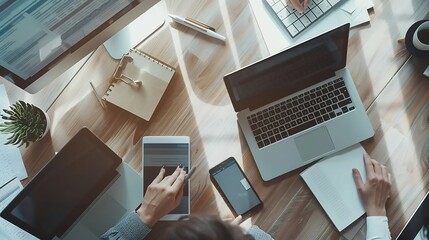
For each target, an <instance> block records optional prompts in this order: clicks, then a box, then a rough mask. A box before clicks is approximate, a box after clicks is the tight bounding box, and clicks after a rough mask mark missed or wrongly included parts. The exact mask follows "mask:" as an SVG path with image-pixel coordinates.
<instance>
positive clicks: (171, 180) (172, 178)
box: [166, 166, 182, 186]
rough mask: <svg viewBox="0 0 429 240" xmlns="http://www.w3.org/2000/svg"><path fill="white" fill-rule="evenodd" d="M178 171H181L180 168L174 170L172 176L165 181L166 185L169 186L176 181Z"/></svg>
mask: <svg viewBox="0 0 429 240" xmlns="http://www.w3.org/2000/svg"><path fill="white" fill-rule="evenodd" d="M180 171H182V168H180V166H177V168H176V170H175V171H174V172H173V174H171V175H170V177H169V178H168V179H166V183H167V184H169V185H170V186H171V185H172V184H173V183H174V181H176V178H177V176H179V174H180Z"/></svg>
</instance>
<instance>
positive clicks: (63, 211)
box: [1, 128, 143, 239]
mask: <svg viewBox="0 0 429 240" xmlns="http://www.w3.org/2000/svg"><path fill="white" fill-rule="evenodd" d="M142 195H143V194H142V178H141V177H140V175H139V174H138V173H137V172H135V171H134V170H133V169H131V168H130V167H129V166H128V165H127V164H126V163H123V162H122V160H121V158H120V157H119V156H117V155H116V154H115V153H114V152H113V151H112V150H110V149H109V148H108V147H107V146H106V145H105V144H104V143H103V142H102V141H101V140H99V139H98V138H97V137H96V136H95V135H94V134H92V133H91V132H90V131H89V130H88V129H86V128H84V129H82V130H81V131H79V133H77V134H76V135H75V136H74V137H73V138H72V139H71V140H70V141H69V142H68V143H67V144H66V145H65V146H64V147H63V148H62V149H61V151H60V152H58V154H57V155H56V156H55V157H54V158H53V159H52V160H51V161H50V162H49V163H48V164H47V165H46V166H45V167H44V168H43V169H42V170H41V171H40V172H39V173H38V174H37V176H35V177H34V178H33V180H32V181H31V182H30V183H29V184H28V185H27V186H26V187H25V188H24V189H23V190H22V191H21V192H20V193H19V194H18V195H17V197H16V198H15V199H14V200H12V202H11V203H10V204H9V205H8V206H7V207H6V208H5V209H4V210H3V211H2V213H1V217H3V218H4V219H6V220H8V221H9V222H11V223H13V224H15V225H16V226H18V227H20V228H22V229H24V230H25V231H27V232H29V233H31V234H33V235H34V236H36V237H38V238H40V239H99V238H100V236H101V235H102V234H103V233H104V232H106V231H107V230H108V229H109V228H111V227H113V226H114V225H115V224H116V223H118V222H119V221H120V219H121V218H122V217H124V216H125V215H126V214H128V213H129V212H131V211H133V210H135V209H136V208H137V207H138V206H139V204H140V203H141V200H142Z"/></svg>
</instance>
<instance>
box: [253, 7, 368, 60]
mask: <svg viewBox="0 0 429 240" xmlns="http://www.w3.org/2000/svg"><path fill="white" fill-rule="evenodd" d="M249 1H250V5H251V6H252V10H253V13H254V14H255V17H256V21H257V23H258V25H259V28H260V30H261V33H262V36H263V38H264V40H265V43H266V44H267V48H268V51H269V52H270V55H273V54H275V53H277V52H279V51H281V50H283V49H285V48H287V47H289V46H291V45H295V44H297V43H300V42H303V41H305V40H308V39H310V38H313V37H315V36H317V35H320V34H322V33H324V32H327V31H329V30H332V29H334V28H336V27H338V26H341V25H343V24H346V23H350V26H351V27H355V26H358V25H360V24H363V23H366V22H369V20H370V18H369V15H368V11H367V10H368V9H370V8H373V7H374V3H373V2H372V0H342V2H340V3H338V4H339V5H338V6H335V7H334V9H332V10H331V11H329V12H327V13H326V14H325V15H324V16H323V17H322V18H320V19H318V20H317V21H316V22H314V23H313V24H312V25H310V26H309V27H308V29H306V30H304V31H303V32H302V33H300V34H299V35H298V36H297V37H295V38H292V37H291V36H290V35H289V33H288V32H287V31H286V29H285V28H284V26H282V25H281V24H280V23H279V21H277V19H274V18H275V17H277V16H275V14H274V13H273V12H272V10H271V9H269V6H267V4H265V3H264V1H266V0H249ZM280 1H283V0H280Z"/></svg>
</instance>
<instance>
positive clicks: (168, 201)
mask: <svg viewBox="0 0 429 240" xmlns="http://www.w3.org/2000/svg"><path fill="white" fill-rule="evenodd" d="M164 174H165V169H164V168H161V171H159V174H158V176H157V177H156V178H155V179H154V180H153V182H152V183H151V184H150V185H149V186H148V188H147V190H146V194H145V196H144V198H143V202H142V205H141V206H140V208H139V209H138V210H137V214H138V215H139V217H140V219H141V220H142V221H143V222H144V223H145V224H146V225H148V226H149V227H152V226H153V225H155V223H157V222H158V220H159V219H161V218H162V217H163V216H165V215H166V214H168V213H169V212H170V211H171V210H173V209H175V208H176V207H177V206H179V203H180V199H181V198H182V196H183V186H184V180H185V175H186V172H185V171H184V170H183V169H182V168H180V167H177V169H176V171H174V173H173V174H171V175H170V176H167V177H165V178H164Z"/></svg>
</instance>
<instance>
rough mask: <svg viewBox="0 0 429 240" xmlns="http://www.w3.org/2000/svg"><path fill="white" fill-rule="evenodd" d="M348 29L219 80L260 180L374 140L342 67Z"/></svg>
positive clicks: (335, 32) (289, 50)
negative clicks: (231, 106)
mask: <svg viewBox="0 0 429 240" xmlns="http://www.w3.org/2000/svg"><path fill="white" fill-rule="evenodd" d="M349 28H350V25H349V24H346V25H343V26H340V27H338V28H336V29H334V30H331V31H329V32H326V33H324V34H322V35H320V36H317V37H315V38H313V39H311V40H308V41H306V42H304V43H301V44H299V45H297V46H294V47H292V48H289V49H287V50H285V51H282V52H280V53H278V54H276V55H273V56H270V57H268V58H265V59H263V60H261V61H259V62H256V63H254V64H251V65H249V66H246V67H245V68H242V69H240V70H237V71H235V72H233V73H230V74H228V75H226V76H225V77H224V81H225V85H226V87H227V90H228V93H229V96H230V98H231V101H232V104H233V106H234V109H235V111H236V112H238V113H237V117H238V122H239V125H240V127H241V129H242V131H243V133H244V136H245V137H246V141H247V143H248V145H249V148H250V150H251V152H252V155H253V157H254V159H255V162H256V165H257V167H258V169H259V172H260V174H261V176H262V179H264V180H265V181H268V180H270V179H273V178H275V177H278V176H280V175H282V174H284V173H287V172H290V171H292V170H294V169H297V168H299V167H301V166H304V165H306V164H309V163H311V162H313V161H315V160H318V159H320V158H321V157H323V156H326V155H328V154H331V153H334V152H336V151H339V150H341V149H344V148H346V147H348V146H351V145H353V144H355V143H358V142H360V141H362V140H364V139H367V138H369V137H371V136H373V135H374V130H373V129H372V126H371V123H370V121H369V119H368V116H367V115H366V112H365V109H364V107H363V105H362V102H361V100H360V98H359V94H358V92H357V89H356V87H355V85H354V83H353V80H352V78H351V75H350V73H349V71H348V70H347V68H346V67H345V66H346V57H347V44H348V36H349Z"/></svg>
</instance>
